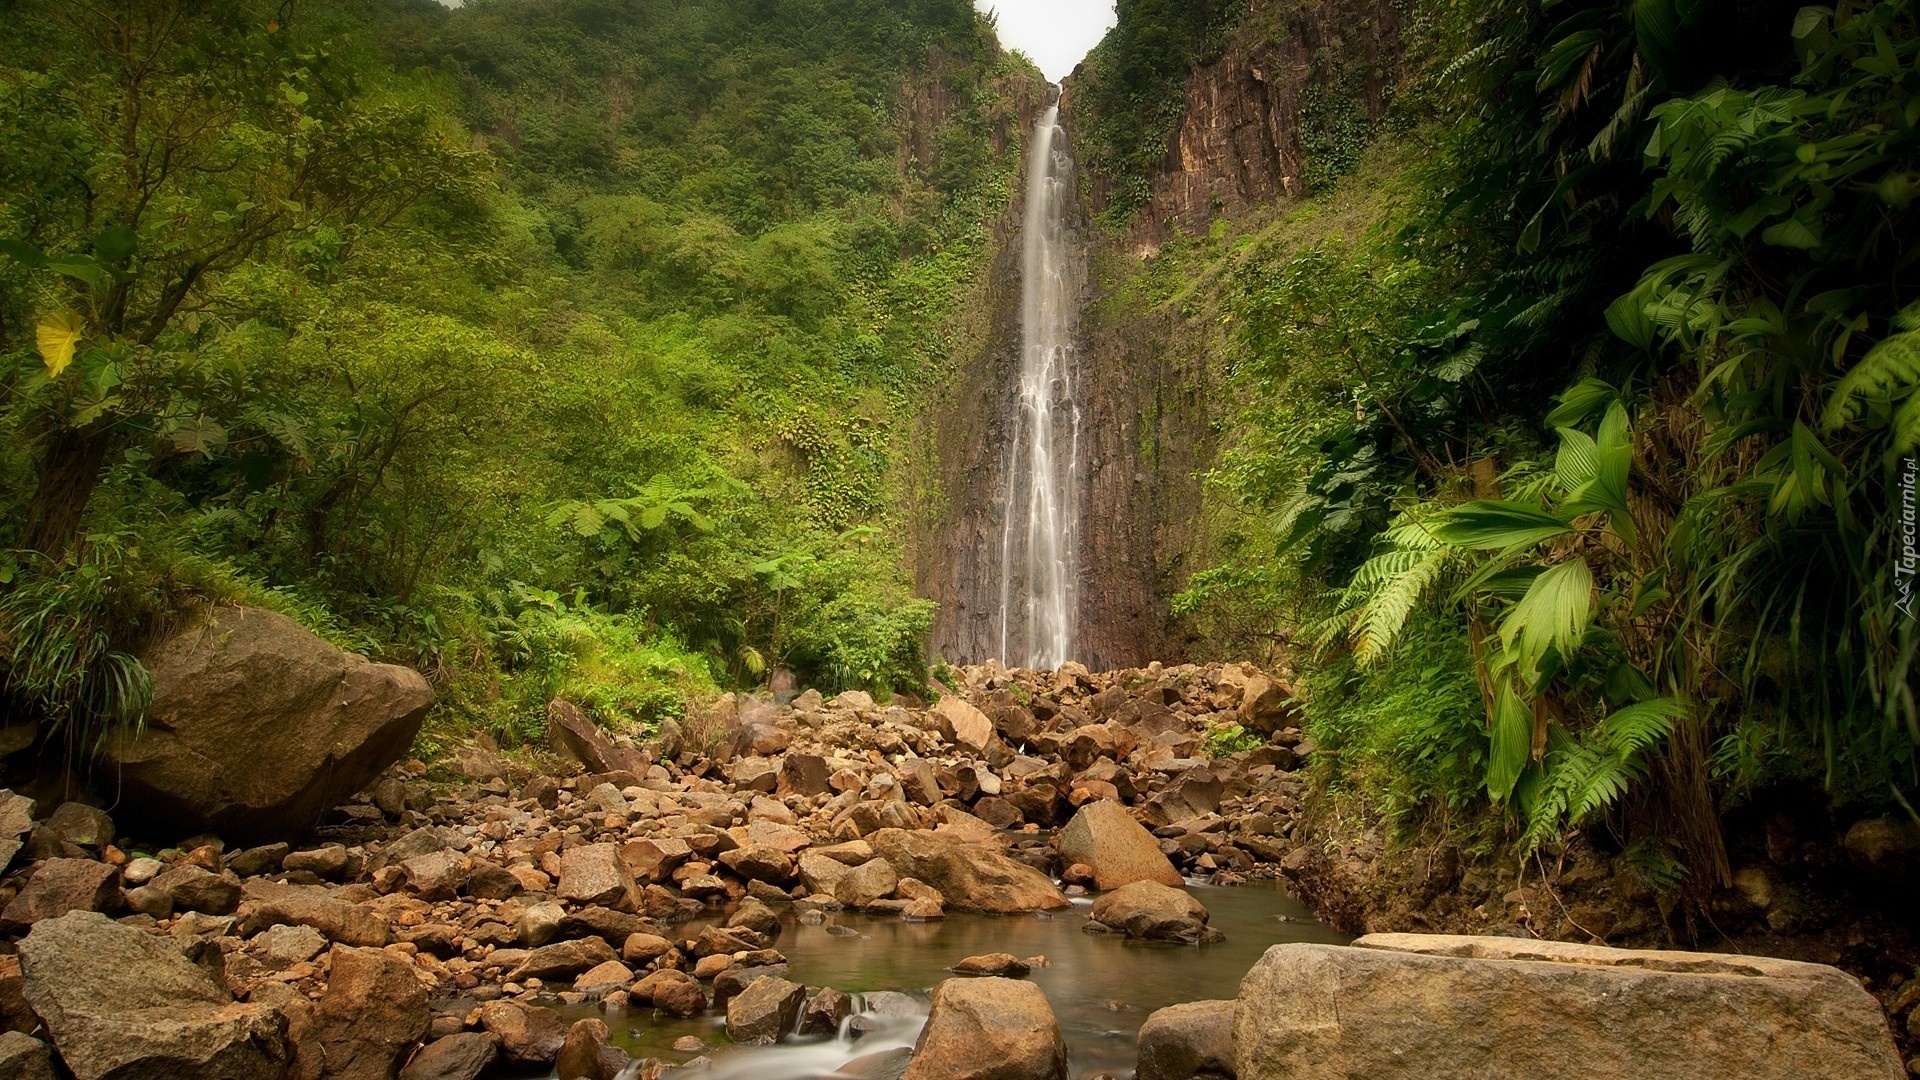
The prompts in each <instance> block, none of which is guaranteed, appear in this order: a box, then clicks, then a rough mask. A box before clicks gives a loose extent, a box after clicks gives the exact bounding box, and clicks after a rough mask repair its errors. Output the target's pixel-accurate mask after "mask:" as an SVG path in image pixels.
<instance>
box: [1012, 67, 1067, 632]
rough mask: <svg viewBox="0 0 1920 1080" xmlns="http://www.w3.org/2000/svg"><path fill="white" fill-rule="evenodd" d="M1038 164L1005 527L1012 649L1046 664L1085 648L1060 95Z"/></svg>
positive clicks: (1032, 164) (1027, 235)
mask: <svg viewBox="0 0 1920 1080" xmlns="http://www.w3.org/2000/svg"><path fill="white" fill-rule="evenodd" d="M1027 163H1028V164H1027V202H1026V212H1025V216H1024V219H1023V223H1022V226H1021V228H1022V230H1023V232H1024V236H1023V250H1022V253H1021V260H1022V262H1021V268H1022V269H1021V272H1022V280H1021V290H1022V295H1021V304H1020V338H1021V358H1020V392H1019V395H1018V396H1017V397H1016V398H1015V402H1014V416H1013V439H1012V442H1011V443H1010V445H1009V447H1008V452H1007V453H1008V456H1007V465H1006V472H1005V475H1006V477H1007V481H1006V502H1005V504H1004V506H1005V509H1004V516H1005V521H1004V523H1003V524H1002V526H1001V537H1000V658H1001V660H1002V661H1003V662H1005V663H1007V664H1011V665H1014V666H1018V667H1028V668H1035V669H1043V670H1044V669H1049V668H1055V667H1058V666H1059V665H1060V664H1062V663H1064V662H1066V661H1068V660H1071V659H1073V647H1074V640H1073V630H1074V626H1073V624H1074V612H1075V607H1076V604H1077V601H1078V597H1077V595H1076V594H1077V592H1078V578H1079V559H1078V545H1079V530H1080V496H1079V492H1080V485H1081V479H1082V478H1081V474H1080V405H1079V397H1078V385H1077V381H1078V380H1077V372H1076V371H1075V356H1074V344H1073V331H1074V320H1075V315H1076V314H1077V307H1078V303H1079V293H1080V289H1079V274H1078V267H1077V264H1076V263H1075V261H1074V259H1073V253H1072V251H1071V249H1070V244H1069V241H1070V237H1069V234H1068V229H1067V210H1068V207H1069V203H1070V200H1071V199H1072V198H1073V182H1074V181H1073V158H1072V157H1071V156H1070V155H1069V154H1068V152H1067V140H1066V131H1065V129H1063V128H1062V127H1061V126H1060V108H1059V106H1058V105H1050V106H1048V108H1047V111H1046V112H1045V113H1044V114H1042V116H1041V117H1040V122H1039V123H1038V124H1037V125H1035V127H1034V132H1033V142H1032V144H1031V146H1030V147H1029V149H1028V153H1027Z"/></svg>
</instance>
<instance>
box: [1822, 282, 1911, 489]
mask: <svg viewBox="0 0 1920 1080" xmlns="http://www.w3.org/2000/svg"><path fill="white" fill-rule="evenodd" d="M1896 321H1897V324H1898V325H1899V326H1900V327H1902V330H1901V332H1900V333H1897V334H1893V335H1890V336H1889V337H1887V338H1886V339H1885V340H1883V341H1881V342H1880V343H1879V344H1877V345H1875V346H1874V347H1873V348H1871V349H1869V350H1867V354H1866V355H1865V356H1863V357H1861V358H1860V362H1859V363H1857V364H1855V365H1854V366H1853V367H1852V368H1851V369H1849V370H1848V371H1847V373H1846V374H1845V375H1843V376H1841V377H1840V380H1839V381H1838V382H1837V383H1835V384H1834V388H1833V393H1832V395H1831V396H1830V397H1829V398H1828V399H1827V407H1826V410H1825V411H1824V412H1823V413H1822V414H1821V417H1820V423H1821V426H1822V427H1824V428H1826V429H1827V430H1829V431H1831V430H1833V429H1835V428H1839V427H1843V426H1845V425H1847V424H1851V423H1855V422H1858V421H1859V420H1860V419H1861V417H1862V416H1863V415H1864V414H1865V413H1866V412H1867V410H1868V407H1869V406H1868V402H1869V401H1871V400H1873V399H1879V400H1882V401H1892V400H1894V399H1896V398H1899V397H1902V396H1908V400H1907V402H1906V403H1905V404H1904V405H1902V406H1901V408H1900V409H1899V411H1898V413H1897V415H1896V417H1895V420H1894V427H1895V434H1894V448H1893V449H1894V452H1895V453H1905V452H1907V451H1909V450H1911V449H1913V448H1914V446H1915V445H1917V444H1920V410H1917V409H1916V408H1915V407H1914V404H1913V401H1914V399H1913V398H1912V397H1911V396H1910V395H1912V394H1913V391H1914V389H1915V388H1916V387H1920V304H1914V305H1912V306H1910V307H1908V308H1906V309H1905V310H1904V311H1902V312H1901V313H1900V315H1899V318H1898V319H1897V320H1896ZM1863 399H1866V400H1863Z"/></svg>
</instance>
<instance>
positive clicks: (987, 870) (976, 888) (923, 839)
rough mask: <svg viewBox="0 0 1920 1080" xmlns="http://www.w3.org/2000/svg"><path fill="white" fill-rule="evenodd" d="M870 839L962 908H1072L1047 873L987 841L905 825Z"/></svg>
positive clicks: (905, 871)
mask: <svg viewBox="0 0 1920 1080" xmlns="http://www.w3.org/2000/svg"><path fill="white" fill-rule="evenodd" d="M943 700H944V699H943ZM870 840H871V842H872V844H873V848H874V850H875V851H876V852H878V853H879V854H880V856H881V857H883V858H885V859H886V860H887V862H888V863H889V864H891V865H892V866H893V868H894V871H895V872H896V873H898V874H900V875H902V876H905V877H911V878H917V879H918V880H920V881H922V882H925V883H926V884H928V885H931V886H933V887H934V888H935V889H938V890H939V891H940V895H941V896H943V897H945V899H946V906H947V907H950V908H954V909H956V910H960V911H985V912H993V913H997V914H1011V913H1017V912H1026V911H1057V910H1059V909H1061V908H1064V907H1068V906H1070V901H1068V900H1067V898H1066V897H1065V896H1062V895H1061V894H1060V891H1059V890H1058V889H1056V888H1054V887H1053V882H1052V881H1050V880H1048V878H1047V876H1046V875H1045V874H1042V873H1041V872H1040V871H1038V870H1035V869H1034V868H1032V867H1031V866H1027V865H1025V864H1024V863H1018V862H1015V861H1014V860H1012V859H1010V858H1008V857H1006V856H1005V855H1002V854H1001V853H999V852H998V851H994V850H992V849H991V848H988V847H986V846H984V845H980V844H968V843H960V842H956V841H954V840H951V839H948V838H947V837H943V836H937V835H935V834H934V833H931V832H926V831H924V830H916V831H913V832H908V831H906V830H904V829H881V830H880V831H879V832H876V833H875V834H874V835H873V836H872V837H871V838H870Z"/></svg>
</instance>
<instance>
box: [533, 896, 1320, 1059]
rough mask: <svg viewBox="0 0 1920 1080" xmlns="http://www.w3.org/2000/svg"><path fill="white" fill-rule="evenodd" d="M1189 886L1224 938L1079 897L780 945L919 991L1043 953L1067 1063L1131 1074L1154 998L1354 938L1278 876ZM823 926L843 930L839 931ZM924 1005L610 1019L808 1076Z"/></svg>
mask: <svg viewBox="0 0 1920 1080" xmlns="http://www.w3.org/2000/svg"><path fill="white" fill-rule="evenodd" d="M1188 888H1189V890H1190V891H1191V892H1192V893H1193V894H1194V896H1195V897H1197V898H1198V899H1199V900H1200V902H1201V903H1203V904H1205V905H1206V906H1207V909H1208V910H1209V911H1210V912H1211V913H1212V923H1213V925H1214V926H1217V927H1219V928H1220V929H1221V930H1223V931H1225V932H1226V935H1227V940H1226V941H1224V942H1221V943H1219V944H1217V945H1209V946H1205V947H1203V948H1193V947H1191V946H1177V945H1159V944H1147V943H1142V942H1129V941H1124V940H1121V939H1119V938H1117V937H1115V936H1113V935H1104V934H1101V935H1095V934H1088V933H1086V932H1084V931H1083V930H1082V929H1081V927H1082V926H1084V925H1085V923H1086V904H1085V902H1081V903H1080V904H1077V905H1076V906H1075V907H1074V909H1072V910H1070V911H1063V912H1060V913H1058V914H1056V915H1052V916H1045V915H1041V916H988V915H964V914H953V915H949V916H948V917H947V918H946V919H945V920H943V921H940V922H930V923H909V922H902V921H900V920H899V919H897V918H875V917H869V916H864V915H857V914H850V913H849V914H840V915H832V916H829V917H828V920H827V922H825V923H823V924H816V925H805V924H802V923H799V922H798V921H796V920H794V919H792V918H791V917H786V918H785V927H784V929H783V931H782V933H781V935H780V940H779V941H778V942H776V943H775V944H776V947H777V948H778V949H780V951H781V952H783V953H785V954H786V956H787V962H788V978H791V979H793V980H794V981H795V982H804V983H806V984H807V985H808V986H812V987H820V986H833V987H837V988H839V989H841V990H844V991H848V992H850V993H865V992H870V991H876V990H895V991H907V992H909V993H913V994H916V995H918V996H919V997H920V998H921V999H922V1000H924V996H925V991H926V990H927V989H928V988H930V987H932V986H933V985H934V984H935V983H937V982H939V981H941V980H942V979H945V978H949V977H951V973H950V972H948V971H947V970H946V968H947V967H948V966H949V965H951V964H953V963H955V962H957V961H959V960H960V959H962V958H964V957H968V956H974V955H977V954H980V953H989V952H1008V953H1012V954H1014V955H1015V956H1020V957H1030V956H1036V955H1043V956H1045V957H1047V959H1048V960H1049V961H1050V963H1049V964H1048V965H1047V966H1045V967H1039V968H1035V969H1034V971H1033V973H1032V975H1031V976H1029V978H1030V980H1031V981H1032V982H1034V983H1036V984H1038V985H1039V987H1040V988H1041V989H1042V990H1043V991H1045V992H1046V995H1047V1000H1048V1001H1049V1002H1050V1003H1051V1004H1052V1005H1053V1009H1054V1013H1055V1014H1056V1015H1057V1016H1058V1017H1059V1019H1060V1027H1061V1030H1062V1031H1063V1032H1064V1033H1065V1035H1066V1039H1067V1053H1068V1056H1069V1058H1070V1062H1071V1070H1072V1075H1073V1076H1074V1077H1075V1078H1082V1077H1088V1076H1093V1075H1095V1074H1098V1073H1101V1072H1111V1073H1113V1074H1115V1075H1116V1076H1126V1075H1128V1074H1129V1073H1130V1072H1131V1071H1132V1069H1133V1063H1134V1036H1135V1035H1136V1034H1137V1033H1138V1031H1139V1029H1140V1025H1141V1023H1142V1022H1144V1021H1145V1020H1146V1018H1147V1016H1148V1014H1150V1013H1152V1012H1153V1011H1154V1010H1155V1009H1158V1008H1161V1007H1162V1006H1166V1005H1172V1004H1174V1003H1176V1002H1181V1001H1196V1000H1200V999H1204V998H1230V997H1233V996H1234V995H1235V994H1236V993H1237V992H1238V990H1239V986H1240V979H1241V977H1242V976H1243V975H1245V974H1246V972H1247V969H1248V968H1250V967H1252V966H1253V962H1254V961H1255V960H1257V959H1259V958H1260V954H1261V953H1263V952H1265V951H1266V949H1267V947H1268V946H1269V945H1275V944H1279V943H1282V942H1291V941H1311V942H1324V943H1332V944H1344V943H1345V942H1346V941H1347V940H1348V939H1347V938H1346V937H1344V936H1343V935H1341V934H1339V933H1337V932H1336V931H1334V930H1333V929H1332V928H1330V927H1327V926H1323V925H1321V924H1320V923H1318V922H1316V921H1314V918H1313V913H1312V911H1310V910H1309V909H1307V908H1306V907H1305V906H1304V905H1302V904H1300V903H1298V902H1297V901H1295V900H1293V899H1292V898H1291V897H1289V896H1287V895H1286V893H1284V892H1282V891H1281V890H1280V889H1279V888H1278V887H1276V886H1275V885H1274V883H1272V882H1254V883H1251V884H1247V885H1241V886H1236V887H1232V888H1216V887H1211V886H1206V885H1189V886H1188ZM829 927H839V928H842V929H841V931H840V932H838V933H836V932H833V931H832V930H830V929H829ZM698 930H699V926H698V924H695V925H694V926H692V927H690V928H687V929H686V930H684V931H682V932H680V933H678V934H676V936H680V937H692V936H696V935H697V933H698ZM846 930H852V931H854V933H852V934H848V933H846V932H845V931H846ZM893 1004H894V1005H895V1006H897V1004H898V1003H897V1001H896V1002H894V1003H893ZM922 1007H924V1006H922ZM562 1011H563V1012H565V1013H566V1014H567V1019H568V1021H569V1022H571V1021H572V1020H575V1019H578V1018H580V1017H583V1016H598V1015H600V1013H599V1011H598V1009H597V1008H594V1007H591V1006H582V1007H579V1008H574V1009H565V1010H562ZM888 1011H890V1012H897V1011H899V1010H898V1009H897V1008H890V1009H889V1010H888ZM924 1018H925V1017H924V1013H919V1014H916V1015H914V1016H909V1017H900V1016H893V1017H891V1018H889V1019H888V1021H887V1022H885V1023H883V1024H882V1025H881V1026H880V1028H879V1030H876V1031H873V1032H871V1033H870V1034H867V1035H865V1036H864V1037H862V1038H860V1039H858V1040H854V1039H852V1038H841V1039H834V1040H820V1041H816V1042H813V1043H801V1044H797V1045H796V1044H784V1045H781V1046H778V1047H734V1046H730V1045H728V1043H727V1037H726V1024H725V1019H724V1017H719V1016H708V1017H702V1018H699V1019H694V1020H674V1019H671V1018H666V1017H659V1018H656V1017H654V1016H653V1015H652V1013H651V1011H650V1010H635V1011H634V1012H632V1013H629V1014H628V1015H626V1016H624V1017H616V1016H609V1017H607V1018H606V1020H607V1024H608V1026H609V1027H611V1028H612V1029H613V1033H614V1036H615V1039H616V1041H617V1042H619V1043H620V1044H621V1045H622V1046H623V1047H625V1048H626V1050H627V1052H628V1053H631V1054H632V1055H634V1056H635V1057H657V1058H661V1059H663V1060H666V1061H670V1062H683V1061H686V1060H688V1059H689V1058H691V1057H693V1056H695V1055H693V1054H690V1053H683V1052H679V1051H675V1050H674V1049H673V1048H672V1045H673V1041H674V1040H675V1039H678V1038H680V1037H682V1036H685V1035H695V1036H698V1037H700V1038H701V1039H702V1040H704V1041H705V1042H706V1043H707V1045H709V1046H711V1047H713V1048H714V1049H713V1050H712V1051H710V1053H711V1055H712V1057H713V1061H714V1066H713V1070H712V1071H709V1072H702V1073H700V1074H698V1075H700V1076H701V1077H711V1078H714V1080H804V1078H812V1077H818V1076H822V1075H825V1074H827V1073H831V1072H832V1071H833V1070H834V1069H836V1068H838V1067H839V1066H840V1065H842V1064H844V1063H845V1062H846V1061H847V1060H849V1059H850V1058H852V1057H855V1056H858V1055H864V1054H867V1053H871V1052H874V1051H880V1050H885V1049H888V1048H889V1047H898V1046H911V1045H913V1041H914V1038H915V1037H916V1036H917V1035H918V1032H919V1028H920V1024H921V1022H922V1021H923V1020H924ZM681 1075H688V1076H690V1075H691V1074H681Z"/></svg>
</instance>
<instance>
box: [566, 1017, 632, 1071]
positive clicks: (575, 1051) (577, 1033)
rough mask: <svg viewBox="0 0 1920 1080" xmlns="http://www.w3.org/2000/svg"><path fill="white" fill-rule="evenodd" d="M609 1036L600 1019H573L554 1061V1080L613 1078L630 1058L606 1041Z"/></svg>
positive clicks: (610, 1036)
mask: <svg viewBox="0 0 1920 1080" xmlns="http://www.w3.org/2000/svg"><path fill="white" fill-rule="evenodd" d="M612 1037H613V1032H611V1031H609V1030H608V1029H607V1024H606V1021H604V1020H596V1019H591V1018H589V1019H586V1020H576V1021H574V1024H573V1027H571V1028H569V1029H568V1030H567V1041H566V1042H565V1043H563V1044H562V1045H561V1047H560V1057H559V1059H558V1060H557V1061H555V1063H554V1073H555V1074H556V1076H557V1077H558V1080H616V1078H617V1077H618V1076H619V1075H620V1074H621V1072H623V1071H624V1070H625V1069H626V1067H627V1064H628V1062H629V1060H630V1059H629V1058H628V1057H627V1053H626V1051H624V1050H622V1049H620V1048H619V1047H617V1046H614V1045H612V1044H611V1043H610V1042H609V1041H608V1040H610V1039H611V1038H612Z"/></svg>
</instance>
